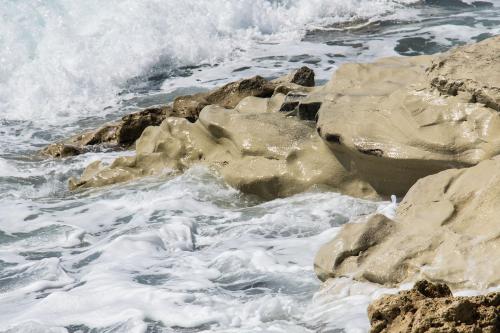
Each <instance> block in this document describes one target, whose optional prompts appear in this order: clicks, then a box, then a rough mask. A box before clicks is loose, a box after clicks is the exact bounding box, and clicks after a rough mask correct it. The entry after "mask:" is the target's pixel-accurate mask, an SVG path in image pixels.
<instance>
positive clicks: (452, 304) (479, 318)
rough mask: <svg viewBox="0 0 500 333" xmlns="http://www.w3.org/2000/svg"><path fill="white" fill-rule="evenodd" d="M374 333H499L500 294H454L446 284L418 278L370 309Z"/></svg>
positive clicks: (381, 299) (375, 303)
mask: <svg viewBox="0 0 500 333" xmlns="http://www.w3.org/2000/svg"><path fill="white" fill-rule="evenodd" d="M368 316H369V318H370V323H371V326H372V327H371V331H370V332H371V333H401V332H408V333H420V332H421V333H424V332H432V333H449V332H456V333H498V332H500V293H491V294H489V295H485V296H475V297H453V295H452V293H451V291H450V289H449V288H448V286H446V285H445V284H432V283H430V282H428V281H425V280H423V281H419V282H417V283H416V284H415V286H414V287H413V289H411V290H408V291H403V292H400V293H399V294H397V295H389V296H384V297H382V298H380V299H378V300H376V301H375V302H373V303H372V304H371V305H370V306H369V308H368Z"/></svg>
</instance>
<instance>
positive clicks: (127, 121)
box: [41, 106, 172, 158]
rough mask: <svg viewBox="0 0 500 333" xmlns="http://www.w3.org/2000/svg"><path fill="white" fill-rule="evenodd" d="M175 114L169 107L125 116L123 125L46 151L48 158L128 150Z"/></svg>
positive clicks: (80, 136)
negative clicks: (105, 149)
mask: <svg viewBox="0 0 500 333" xmlns="http://www.w3.org/2000/svg"><path fill="white" fill-rule="evenodd" d="M171 114H172V108H171V107H169V106H161V107H152V108H147V109H145V110H142V111H140V112H136V113H132V114H129V115H126V116H124V117H123V118H122V119H121V120H120V121H117V122H112V123H108V124H105V125H103V126H101V127H100V128H98V129H96V130H91V131H87V132H84V133H81V134H78V135H75V136H73V137H71V138H69V139H66V140H63V141H61V142H56V143H53V144H50V145H49V146H47V147H45V148H44V149H43V150H42V151H41V153H42V154H43V155H46V156H50V157H56V158H64V157H69V156H76V155H80V154H82V153H85V152H87V151H90V150H98V149H99V148H103V147H105V148H116V149H122V148H128V147H129V146H131V145H133V144H134V143H135V141H136V140H137V139H138V138H139V137H140V136H141V134H142V132H143V131H144V130H145V129H146V127H148V126H159V125H160V124H161V123H162V121H163V120H165V118H167V117H168V116H170V115H171Z"/></svg>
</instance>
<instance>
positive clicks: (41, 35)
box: [0, 0, 410, 123]
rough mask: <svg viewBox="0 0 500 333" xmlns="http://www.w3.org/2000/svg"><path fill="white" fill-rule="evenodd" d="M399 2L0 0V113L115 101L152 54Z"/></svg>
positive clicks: (213, 55) (44, 114)
mask: <svg viewBox="0 0 500 333" xmlns="http://www.w3.org/2000/svg"><path fill="white" fill-rule="evenodd" d="M405 1H407V2H410V1H409V0H405ZM403 2H404V1H403ZM399 3H401V1H393V0H376V1H360V0H349V1H344V0H336V1H326V0H314V1H310V0H307V1H306V0H286V1H274V2H272V1H267V0H257V1H255V0H242V1H232V0H210V1H199V0H185V1H178V0H167V1H158V0H147V1H135V0H125V1H121V0H120V1H118V0H110V1H106V2H105V3H103V2H102V1H97V0H89V1H84V2H81V1H76V2H75V1H69V0H51V1H42V2H41V1H36V0H28V1H5V2H4V3H2V6H1V7H0V17H2V20H1V21H0V31H2V34H1V35H0V117H1V118H7V119H22V120H33V121H43V122H45V123H46V122H52V123H59V122H66V123H68V122H70V121H71V120H74V119H75V116H82V115H93V114H95V113H97V112H102V111H101V109H102V108H103V107H105V106H109V105H114V103H116V102H117V98H116V94H117V93H118V92H119V91H120V90H121V87H123V85H124V84H125V83H126V81H127V80H129V79H130V78H133V77H134V76H137V75H140V74H143V73H144V71H147V70H148V68H150V67H151V66H153V65H155V64H157V63H164V66H165V65H166V64H168V63H179V64H196V65H198V64H200V63H214V62H216V61H219V60H221V59H224V58H228V57H234V56H236V55H237V53H241V52H243V51H245V50H248V49H250V48H252V47H253V46H254V45H255V42H256V41H284V40H298V39H300V37H301V36H302V35H303V33H304V31H305V28H306V27H307V26H308V25H324V24H330V23H334V22H339V21H346V20H350V19H355V18H370V17H374V16H376V15H381V14H384V13H386V12H388V11H391V10H394V9H395V8H397V7H401V5H399Z"/></svg>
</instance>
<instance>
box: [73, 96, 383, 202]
mask: <svg viewBox="0 0 500 333" xmlns="http://www.w3.org/2000/svg"><path fill="white" fill-rule="evenodd" d="M253 102H255V101H253ZM259 105H261V104H259ZM242 108H243V107H242ZM242 108H238V107H237V108H236V109H235V110H231V109H225V108H222V107H220V106H208V107H205V108H204V109H203V111H202V112H201V114H200V118H199V120H198V121H197V122H196V123H190V122H189V121H187V120H185V119H181V118H168V119H167V120H166V121H164V122H163V123H162V124H161V126H159V127H149V128H147V129H146V130H145V131H144V133H143V135H142V136H141V138H140V139H139V140H138V141H137V144H136V151H137V156H135V157H127V158H119V159H117V160H116V161H115V162H114V163H113V164H112V165H111V166H109V167H102V166H100V165H99V164H93V165H91V166H89V168H87V170H86V171H85V173H84V174H83V175H82V177H81V179H80V180H78V181H77V180H72V181H71V186H72V187H73V188H82V187H95V186H103V185H108V184H112V183H116V182H121V181H126V180H131V179H134V178H137V177H141V176H145V175H153V174H159V173H162V172H165V170H174V171H182V170H185V169H186V168H188V167H190V166H191V165H193V164H205V165H207V166H209V167H213V168H215V169H216V170H218V171H219V172H220V173H221V175H222V176H223V177H224V178H225V179H226V181H227V182H228V183H229V184H230V185H232V186H234V187H235V188H238V189H240V190H242V191H243V192H245V193H251V194H256V195H259V196H261V197H263V198H266V199H272V198H276V197H283V196H288V195H291V194H295V193H298V192H302V191H304V190H306V189H308V188H309V187H311V186H313V185H325V186H330V187H332V188H334V189H335V190H338V191H342V192H343V193H347V194H351V195H355V196H360V197H369V198H376V197H377V195H376V193H375V192H374V191H373V189H372V188H371V187H370V186H369V185H367V184H366V183H364V182H362V181H359V179H358V178H357V177H356V176H355V175H354V174H352V173H349V172H347V171H345V169H344V168H343V167H342V166H341V165H340V164H339V163H338V161H337V160H336V158H335V157H334V156H333V154H331V152H330V150H329V149H328V148H327V147H326V146H325V145H324V143H323V141H322V140H321V139H320V138H319V137H318V135H317V134H316V132H315V129H314V126H311V125H310V124H309V123H307V122H302V121H300V120H298V119H297V118H295V117H286V116H285V115H283V114H282V113H279V112H262V110H260V111H257V112H251V111H250V110H248V109H247V110H243V111H241V109H242ZM243 109H244V108H243ZM238 110H240V111H238Z"/></svg>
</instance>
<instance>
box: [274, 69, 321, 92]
mask: <svg viewBox="0 0 500 333" xmlns="http://www.w3.org/2000/svg"><path fill="white" fill-rule="evenodd" d="M314 76H315V75H314V71H313V70H312V69H310V68H309V67H306V66H303V67H301V68H299V69H297V70H295V71H293V72H291V73H290V74H288V75H286V76H283V77H281V78H278V79H275V80H273V81H271V82H272V83H276V84H286V83H293V84H297V85H299V86H303V87H314V86H315V82H314Z"/></svg>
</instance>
